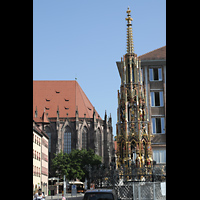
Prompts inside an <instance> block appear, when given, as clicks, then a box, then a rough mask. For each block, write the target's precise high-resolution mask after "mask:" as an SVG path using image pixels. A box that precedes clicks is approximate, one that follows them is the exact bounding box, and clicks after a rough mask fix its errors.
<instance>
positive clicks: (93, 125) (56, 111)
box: [33, 80, 114, 177]
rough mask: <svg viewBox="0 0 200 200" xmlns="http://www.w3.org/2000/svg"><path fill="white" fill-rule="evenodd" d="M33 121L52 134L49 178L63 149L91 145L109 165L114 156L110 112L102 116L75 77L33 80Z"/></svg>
mask: <svg viewBox="0 0 200 200" xmlns="http://www.w3.org/2000/svg"><path fill="white" fill-rule="evenodd" d="M33 120H34V121H35V123H36V124H37V125H38V126H39V127H40V128H41V129H42V130H44V131H45V132H46V133H47V134H48V136H49V168H50V174H49V177H51V176H53V175H54V174H53V172H52V170H51V159H52V158H53V157H54V153H59V152H61V150H62V151H63V152H64V153H70V152H71V151H72V149H87V150H88V149H89V148H91V149H93V150H94V151H95V153H96V154H97V155H99V156H101V157H102V162H103V163H104V164H106V165H109V163H110V162H111V161H112V159H113V157H114V143H113V133H112V118H111V115H110V116H109V117H108V116H107V113H106V112H105V116H104V119H102V118H101V117H100V116H99V114H98V112H97V111H96V110H95V107H94V106H93V105H92V103H91V102H90V101H89V99H88V98H87V96H86V95H85V93H84V92H83V90H82V89H81V87H80V85H79V84H78V82H77V81H76V80H75V81H33Z"/></svg>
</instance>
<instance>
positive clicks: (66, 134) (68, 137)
mask: <svg viewBox="0 0 200 200" xmlns="http://www.w3.org/2000/svg"><path fill="white" fill-rule="evenodd" d="M63 152H64V153H70V152H71V129H70V128H69V126H67V127H66V129H65V132H64V150H63Z"/></svg>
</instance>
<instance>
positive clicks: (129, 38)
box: [125, 6, 133, 53]
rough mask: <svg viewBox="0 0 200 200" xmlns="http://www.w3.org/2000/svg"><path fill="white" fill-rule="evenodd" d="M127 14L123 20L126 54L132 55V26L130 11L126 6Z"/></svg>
mask: <svg viewBox="0 0 200 200" xmlns="http://www.w3.org/2000/svg"><path fill="white" fill-rule="evenodd" d="M126 12H127V13H128V14H127V18H125V19H126V20H127V26H128V27H127V53H133V35H132V27H131V26H132V24H131V21H133V18H131V15H130V12H131V10H130V9H129V6H128V10H127V11H126Z"/></svg>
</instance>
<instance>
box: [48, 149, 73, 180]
mask: <svg viewBox="0 0 200 200" xmlns="http://www.w3.org/2000/svg"><path fill="white" fill-rule="evenodd" d="M51 166H52V168H53V169H54V171H55V174H56V176H58V177H63V176H64V175H65V176H66V177H67V176H68V175H69V168H70V159H69V156H68V154H66V153H63V152H62V151H61V153H58V154H57V155H55V158H54V159H52V165H51Z"/></svg>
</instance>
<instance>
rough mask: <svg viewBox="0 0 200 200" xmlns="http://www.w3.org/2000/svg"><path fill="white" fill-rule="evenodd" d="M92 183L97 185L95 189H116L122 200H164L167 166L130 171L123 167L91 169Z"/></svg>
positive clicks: (131, 169) (132, 168)
mask: <svg viewBox="0 0 200 200" xmlns="http://www.w3.org/2000/svg"><path fill="white" fill-rule="evenodd" d="M89 182H90V183H94V184H95V188H110V189H115V191H116V193H117V194H118V197H119V198H120V199H124V200H125V199H134V200H144V199H145V200H147V199H156V200H164V199H166V195H165V194H164V193H163V191H164V189H163V188H164V185H165V182H166V165H160V164H157V165H153V166H152V167H151V168H149V167H146V166H144V167H142V168H136V167H134V166H132V167H131V168H130V169H128V170H127V169H126V168H125V167H121V168H120V169H115V167H114V166H111V167H110V168H109V169H108V168H104V167H103V166H101V167H100V168H94V169H91V173H90V180H89Z"/></svg>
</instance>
